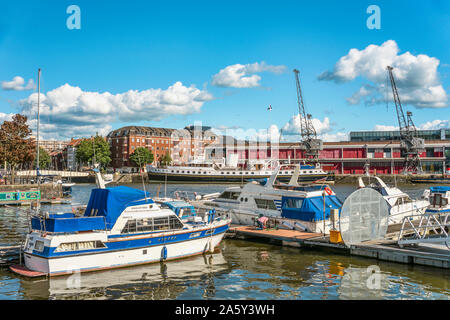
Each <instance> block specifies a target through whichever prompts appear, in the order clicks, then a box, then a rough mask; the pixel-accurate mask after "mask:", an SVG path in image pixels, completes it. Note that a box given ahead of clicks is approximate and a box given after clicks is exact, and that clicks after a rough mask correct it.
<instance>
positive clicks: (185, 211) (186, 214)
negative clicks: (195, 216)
mask: <svg viewBox="0 0 450 320" xmlns="http://www.w3.org/2000/svg"><path fill="white" fill-rule="evenodd" d="M180 212H182V215H181V218H185V217H189V216H190V215H192V208H189V207H186V208H182V209H181V210H180Z"/></svg>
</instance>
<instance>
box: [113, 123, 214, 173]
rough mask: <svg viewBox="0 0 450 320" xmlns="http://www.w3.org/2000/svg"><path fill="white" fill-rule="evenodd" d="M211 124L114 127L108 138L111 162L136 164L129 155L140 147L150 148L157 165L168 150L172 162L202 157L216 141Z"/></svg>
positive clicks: (121, 164)
mask: <svg viewBox="0 0 450 320" xmlns="http://www.w3.org/2000/svg"><path fill="white" fill-rule="evenodd" d="M209 129H210V128H209V127H196V126H190V127H186V128H184V129H180V130H177V129H169V128H156V127H144V126H127V127H122V128H119V129H116V130H114V131H111V132H110V133H109V134H108V135H107V137H106V139H107V141H108V142H109V145H110V150H111V159H112V161H111V164H110V166H111V167H113V168H114V169H119V168H134V167H135V166H136V165H135V164H134V163H132V161H131V160H130V155H131V154H133V152H134V151H135V150H136V148H138V147H144V148H147V149H148V150H150V151H151V152H152V154H153V157H154V162H153V164H154V165H158V164H159V162H160V160H161V158H162V157H163V156H164V155H166V154H169V155H170V156H171V158H172V160H173V164H175V165H176V164H178V165H181V164H185V163H187V162H189V161H192V160H193V159H195V158H198V159H201V158H202V157H203V153H204V148H205V146H206V145H208V144H210V143H211V142H214V141H215V139H216V135H214V134H213V133H211V132H210V130H209Z"/></svg>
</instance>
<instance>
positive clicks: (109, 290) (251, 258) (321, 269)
mask: <svg viewBox="0 0 450 320" xmlns="http://www.w3.org/2000/svg"><path fill="white" fill-rule="evenodd" d="M93 187H94V185H92V184H83V185H82V184H80V185H75V186H74V187H73V198H72V203H73V204H86V203H87V200H88V199H89V195H90V190H91V189H92V188H93ZM133 187H135V188H142V185H141V184H137V185H133ZM425 187H426V186H424V185H417V186H402V187H401V189H402V190H404V191H405V192H407V193H408V194H409V195H410V196H411V197H413V198H418V197H420V195H421V194H422V191H423V189H424V188H425ZM146 188H147V191H150V192H151V194H152V195H155V194H156V192H157V189H158V188H159V187H158V185H155V184H152V185H147V186H146ZM223 189H224V186H222V185H210V184H208V185H173V184H171V185H168V186H167V195H172V193H173V192H174V191H176V190H187V191H191V192H192V191H197V192H199V193H212V192H219V191H222V190H223ZM333 190H335V192H336V193H337V195H338V197H339V198H341V199H342V200H344V199H345V197H347V196H348V195H349V194H350V193H351V192H353V191H354V190H355V186H353V185H336V186H334V187H333ZM163 195H164V187H163V186H162V187H161V186H160V196H163ZM43 210H46V211H49V212H62V211H64V212H67V211H70V210H71V208H70V206H67V205H53V206H43ZM26 231H27V221H26V214H24V213H23V212H21V211H20V210H17V209H10V208H4V207H0V246H4V245H12V244H18V243H19V242H20V241H21V239H23V237H24V235H25V233H26ZM374 270H375V271H376V273H375V274H376V275H377V278H376V279H375V280H376V281H375V282H374V281H371V280H370V279H369V278H370V276H371V275H373V273H372V272H373V271H374ZM372 280H373V279H372ZM374 284H375V285H374ZM449 298H450V275H449V274H448V271H447V270H444V269H438V268H431V267H420V266H410V265H403V264H397V263H388V262H381V261H377V260H373V259H365V258H357V257H351V256H347V255H342V254H334V253H330V252H327V251H316V250H310V249H298V248H287V247H280V246H276V245H270V244H263V243H258V242H245V241H240V240H224V241H223V242H222V244H221V246H220V252H218V253H214V254H208V255H205V256H198V257H194V258H189V259H184V260H179V261H173V262H167V263H163V264H159V263H156V264H150V265H145V266H138V267H130V268H124V269H117V270H110V271H102V272H95V273H86V274H81V275H80V274H74V275H71V276H66V277H56V278H51V279H37V280H30V279H24V278H20V277H17V276H16V275H14V274H13V273H11V272H10V271H9V270H8V269H6V268H3V269H0V299H15V300H22V299H445V300H448V299H449Z"/></svg>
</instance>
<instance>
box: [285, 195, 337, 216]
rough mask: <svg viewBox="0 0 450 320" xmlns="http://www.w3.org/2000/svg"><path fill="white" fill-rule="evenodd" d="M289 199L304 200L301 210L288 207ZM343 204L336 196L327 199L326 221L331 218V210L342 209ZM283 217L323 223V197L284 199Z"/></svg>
mask: <svg viewBox="0 0 450 320" xmlns="http://www.w3.org/2000/svg"><path fill="white" fill-rule="evenodd" d="M288 199H303V203H302V206H301V207H300V208H289V207H288V206H287V205H286V202H287V200H288ZM341 207H342V202H341V201H340V200H339V199H338V198H337V197H336V196H335V195H331V196H326V197H325V220H326V219H329V218H330V210H331V209H341ZM281 216H282V217H283V218H288V219H297V220H302V221H322V220H323V197H321V196H318V197H311V198H295V197H282V199H281Z"/></svg>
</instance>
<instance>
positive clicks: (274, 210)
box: [193, 165, 342, 233]
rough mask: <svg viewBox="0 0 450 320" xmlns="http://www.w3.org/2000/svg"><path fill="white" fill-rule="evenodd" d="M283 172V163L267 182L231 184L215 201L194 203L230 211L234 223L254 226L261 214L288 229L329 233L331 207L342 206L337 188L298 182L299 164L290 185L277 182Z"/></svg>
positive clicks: (338, 207)
mask: <svg viewBox="0 0 450 320" xmlns="http://www.w3.org/2000/svg"><path fill="white" fill-rule="evenodd" d="M281 171H283V170H282V166H279V167H278V168H277V169H276V170H275V171H274V173H273V174H272V176H271V177H270V179H269V180H268V181H267V182H266V183H265V184H261V183H258V182H256V181H254V182H249V183H247V184H245V185H244V186H241V187H230V188H227V189H225V190H224V191H223V192H222V193H221V194H220V195H219V196H218V197H217V198H215V199H213V200H212V201H194V202H193V203H194V204H197V205H199V206H200V207H207V208H208V207H210V208H218V209H219V208H220V209H222V210H224V211H225V212H228V213H229V214H230V216H231V218H232V222H233V223H234V224H240V225H254V224H255V221H256V220H257V219H258V217H261V216H265V217H269V218H274V219H275V220H276V222H277V223H278V224H279V225H286V226H287V228H291V227H292V228H295V229H296V227H297V226H300V229H303V230H306V231H310V232H321V233H323V232H324V231H325V232H327V231H328V230H329V228H330V221H329V217H330V212H331V209H337V210H339V209H340V207H341V206H342V202H341V201H340V200H339V199H338V198H337V196H336V194H335V193H334V191H333V190H332V189H331V188H330V186H329V185H327V184H321V185H318V184H310V185H299V184H298V183H297V181H298V180H297V178H298V175H299V174H300V173H299V172H300V171H301V166H299V165H297V166H296V168H295V169H294V173H293V174H292V175H291V177H290V179H291V180H290V181H289V184H283V183H280V182H279V181H278V173H279V172H281ZM324 202H325V206H324ZM324 217H325V222H326V223H325V228H324V227H323V225H324V223H323V220H324Z"/></svg>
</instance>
